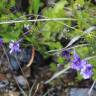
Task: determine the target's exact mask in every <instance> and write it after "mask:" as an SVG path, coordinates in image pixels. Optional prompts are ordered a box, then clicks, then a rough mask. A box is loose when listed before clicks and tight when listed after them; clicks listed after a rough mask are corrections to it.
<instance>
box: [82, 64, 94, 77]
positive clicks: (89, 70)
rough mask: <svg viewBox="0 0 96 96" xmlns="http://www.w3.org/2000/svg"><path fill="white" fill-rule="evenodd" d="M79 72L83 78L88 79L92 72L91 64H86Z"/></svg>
mask: <svg viewBox="0 0 96 96" xmlns="http://www.w3.org/2000/svg"><path fill="white" fill-rule="evenodd" d="M80 74H81V75H82V76H83V78H84V79H89V78H90V77H91V76H92V74H93V72H92V65H91V64H86V66H83V68H82V69H81V72H80Z"/></svg>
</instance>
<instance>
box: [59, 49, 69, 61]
mask: <svg viewBox="0 0 96 96" xmlns="http://www.w3.org/2000/svg"><path fill="white" fill-rule="evenodd" d="M61 55H62V57H65V58H66V59H67V60H68V61H70V50H63V51H62V53H61Z"/></svg>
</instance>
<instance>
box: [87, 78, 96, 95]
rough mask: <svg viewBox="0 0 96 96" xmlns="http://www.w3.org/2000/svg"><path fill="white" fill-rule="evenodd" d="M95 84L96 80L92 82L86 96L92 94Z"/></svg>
mask: <svg viewBox="0 0 96 96" xmlns="http://www.w3.org/2000/svg"><path fill="white" fill-rule="evenodd" d="M95 84H96V80H94V82H93V84H92V86H91V88H90V89H89V91H88V95H89V96H91V93H92V90H93V88H94V86H95Z"/></svg>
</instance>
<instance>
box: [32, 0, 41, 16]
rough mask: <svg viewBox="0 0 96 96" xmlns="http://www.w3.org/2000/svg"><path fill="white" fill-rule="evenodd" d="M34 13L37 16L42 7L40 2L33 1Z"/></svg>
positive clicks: (37, 0)
mask: <svg viewBox="0 0 96 96" xmlns="http://www.w3.org/2000/svg"><path fill="white" fill-rule="evenodd" d="M32 3H33V5H32V6H33V11H34V13H35V14H37V13H38V10H39V7H40V0H33V2H32Z"/></svg>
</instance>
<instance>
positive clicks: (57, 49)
mask: <svg viewBox="0 0 96 96" xmlns="http://www.w3.org/2000/svg"><path fill="white" fill-rule="evenodd" d="M87 45H88V44H80V45H76V46H73V47H69V48H61V49H56V50H50V51H47V53H51V52H58V51H63V50H69V49H74V48H78V47H82V46H87ZM54 54H56V53H54Z"/></svg>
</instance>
